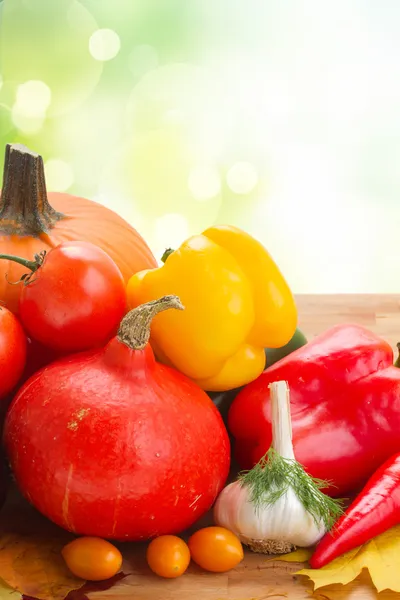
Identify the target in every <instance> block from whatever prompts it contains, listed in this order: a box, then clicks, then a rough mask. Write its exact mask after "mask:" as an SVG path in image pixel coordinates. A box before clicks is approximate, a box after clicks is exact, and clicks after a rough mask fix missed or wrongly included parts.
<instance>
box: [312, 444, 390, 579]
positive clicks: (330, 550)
mask: <svg viewBox="0 0 400 600" xmlns="http://www.w3.org/2000/svg"><path fill="white" fill-rule="evenodd" d="M399 523H400V454H396V455H395V456H393V457H391V458H389V460H387V461H386V462H385V463H384V464H383V465H382V466H381V467H380V468H379V469H378V470H377V471H376V473H375V474H374V475H373V476H372V477H371V478H370V479H369V481H368V483H367V484H366V486H365V487H364V489H363V490H362V492H361V493H360V494H359V495H358V496H357V498H356V499H355V500H354V502H353V503H352V504H351V505H350V506H349V508H348V509H347V511H346V512H345V513H344V515H343V516H342V517H340V519H339V520H338V522H337V523H336V524H335V526H334V527H333V529H332V531H330V532H329V533H327V534H326V535H325V536H324V537H323V538H322V540H321V541H320V542H319V544H318V546H317V548H316V550H315V552H314V554H313V555H312V557H311V560H310V565H311V567H312V568H313V569H319V568H321V567H323V566H324V565H326V564H327V563H329V562H331V560H333V559H334V558H337V557H338V556H341V555H342V554H344V553H345V552H349V550H353V548H357V547H358V546H361V545H362V544H365V543H366V542H368V541H369V540H371V539H372V538H374V537H376V536H377V535H379V534H381V533H383V532H384V531H387V530H388V529H390V528H391V527H394V526H395V525H398V524H399Z"/></svg>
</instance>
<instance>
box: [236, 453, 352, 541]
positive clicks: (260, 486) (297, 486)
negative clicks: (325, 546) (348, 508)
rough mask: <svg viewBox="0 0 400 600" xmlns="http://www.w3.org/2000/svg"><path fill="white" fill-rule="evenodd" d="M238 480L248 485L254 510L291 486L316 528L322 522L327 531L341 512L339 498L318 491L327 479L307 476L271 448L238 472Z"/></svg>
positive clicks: (273, 499) (295, 463) (279, 495)
mask: <svg viewBox="0 0 400 600" xmlns="http://www.w3.org/2000/svg"><path fill="white" fill-rule="evenodd" d="M238 480H239V482H240V484H241V485H242V486H246V487H248V488H249V490H250V493H251V496H250V499H251V502H252V503H253V504H254V506H255V507H256V508H257V509H260V508H262V507H263V506H264V507H265V506H272V505H273V504H275V503H276V502H277V501H278V500H279V499H280V498H281V497H282V496H284V495H285V494H286V493H287V491H288V489H289V488H292V490H293V491H294V493H295V494H296V496H297V498H298V499H299V501H300V502H301V504H302V505H303V506H304V508H305V510H306V511H307V512H308V513H309V514H310V515H311V516H312V517H313V519H314V522H315V524H316V525H317V527H319V526H320V525H321V522H322V523H323V524H324V526H325V527H326V529H327V530H328V531H329V530H330V529H331V528H332V526H333V525H334V523H335V522H336V521H337V519H338V518H339V517H340V516H341V514H342V513H343V508H342V506H343V500H341V499H334V498H330V497H329V496H327V495H326V494H324V493H323V492H322V491H321V489H323V488H326V487H328V485H329V482H328V481H323V480H321V479H315V478H313V477H311V476H310V475H308V473H306V472H305V470H304V468H303V467H302V465H301V464H300V463H298V462H297V461H296V460H294V459H289V458H283V457H282V456H281V455H280V454H279V453H278V452H277V451H276V450H275V449H274V448H273V447H271V448H270V449H269V450H268V452H267V453H266V454H265V456H264V457H263V458H262V459H261V460H260V461H259V462H258V463H257V464H256V465H255V466H254V467H253V468H252V469H251V470H250V471H243V472H242V473H240V475H239V479H238Z"/></svg>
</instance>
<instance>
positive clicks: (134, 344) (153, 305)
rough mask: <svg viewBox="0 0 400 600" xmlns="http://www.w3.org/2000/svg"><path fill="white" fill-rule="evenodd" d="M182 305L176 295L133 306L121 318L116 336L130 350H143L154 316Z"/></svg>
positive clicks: (180, 308) (179, 308)
mask: <svg viewBox="0 0 400 600" xmlns="http://www.w3.org/2000/svg"><path fill="white" fill-rule="evenodd" d="M169 308H175V309H177V310H183V309H184V307H183V305H182V303H181V301H180V299H179V298H178V296H163V297H162V298H159V299H158V300H152V301H151V302H147V303H146V304H142V305H141V306H138V307H137V308H134V309H133V310H131V311H130V312H128V314H127V315H125V317H124V318H123V319H122V321H121V324H120V326H119V331H118V335H117V338H118V340H119V341H120V342H122V343H123V344H125V346H128V348H130V349H131V350H143V348H145V347H146V346H147V344H148V342H149V339H150V325H151V322H152V320H153V319H154V317H155V316H156V315H157V314H158V313H160V312H163V311H164V310H168V309H169Z"/></svg>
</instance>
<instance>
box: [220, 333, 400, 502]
mask: <svg viewBox="0 0 400 600" xmlns="http://www.w3.org/2000/svg"><path fill="white" fill-rule="evenodd" d="M280 380H285V381H287V382H288V384H289V387H290V390H291V414H292V425H293V443H294V450H295V454H296V458H297V460H298V461H299V462H300V463H301V464H302V465H303V466H304V467H305V468H306V470H307V471H308V472H309V473H310V474H311V475H312V476H314V477H317V478H319V479H323V480H329V481H332V484H333V485H334V486H336V487H331V488H330V489H329V490H328V491H329V493H331V494H332V495H337V496H343V495H346V494H347V493H348V492H349V491H353V490H357V489H359V488H360V487H361V486H362V485H363V484H364V483H365V482H366V480H367V479H368V477H369V476H370V475H371V474H372V473H373V472H374V471H375V470H376V469H377V468H378V467H379V466H380V465H381V464H382V463H383V462H384V461H385V460H386V459H387V458H389V457H390V456H391V455H392V454H395V453H396V452H399V451H400V436H399V431H400V369H397V368H396V367H394V366H393V352H392V349H391V347H390V346H389V344H387V343H386V342H385V341H384V340H382V339H380V338H379V337H378V336H376V335H375V334H374V333H372V332H370V331H368V330H367V329H364V328H363V327H360V326H357V325H339V326H337V327H334V328H332V329H330V330H328V331H327V332H325V333H324V334H322V335H320V336H318V337H316V338H315V339H314V340H312V341H311V342H309V343H308V344H307V345H306V346H303V347H302V348H300V349H299V350H296V351H295V352H293V353H292V354H290V355H289V356H286V357H285V358H283V359H282V360H280V361H279V362H277V363H275V364H274V365H272V366H271V367H270V368H268V369H266V370H265V371H264V373H262V375H261V376H260V377H259V378H258V379H257V380H256V381H254V382H252V383H250V384H249V385H248V386H247V387H246V388H245V389H244V390H242V392H240V394H239V395H238V396H237V398H236V399H235V400H234V402H233V404H232V406H231V409H230V412H229V416H228V423H229V428H230V430H231V432H232V434H233V437H234V438H235V440H236V456H237V459H238V461H239V464H240V466H241V467H242V468H245V469H247V468H251V467H252V466H253V465H254V464H256V463H257V462H258V461H259V459H260V458H261V457H262V456H264V454H265V453H266V452H267V450H268V449H269V447H270V444H271V436H272V433H271V414H270V399H269V389H268V386H269V384H270V383H271V382H273V381H280Z"/></svg>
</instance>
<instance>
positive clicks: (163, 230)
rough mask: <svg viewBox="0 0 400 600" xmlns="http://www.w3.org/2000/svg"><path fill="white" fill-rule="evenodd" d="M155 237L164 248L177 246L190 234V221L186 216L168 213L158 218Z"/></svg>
mask: <svg viewBox="0 0 400 600" xmlns="http://www.w3.org/2000/svg"><path fill="white" fill-rule="evenodd" d="M154 233H155V238H156V241H157V245H159V246H160V247H162V248H164V249H165V248H167V247H173V248H176V247H177V246H178V245H180V244H181V243H182V242H184V241H185V240H186V238H187V237H188V236H189V223H188V220H187V219H186V217H184V216H183V215H178V214H176V213H168V214H166V215H163V216H162V217H159V218H158V219H156V223H155V231H154Z"/></svg>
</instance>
